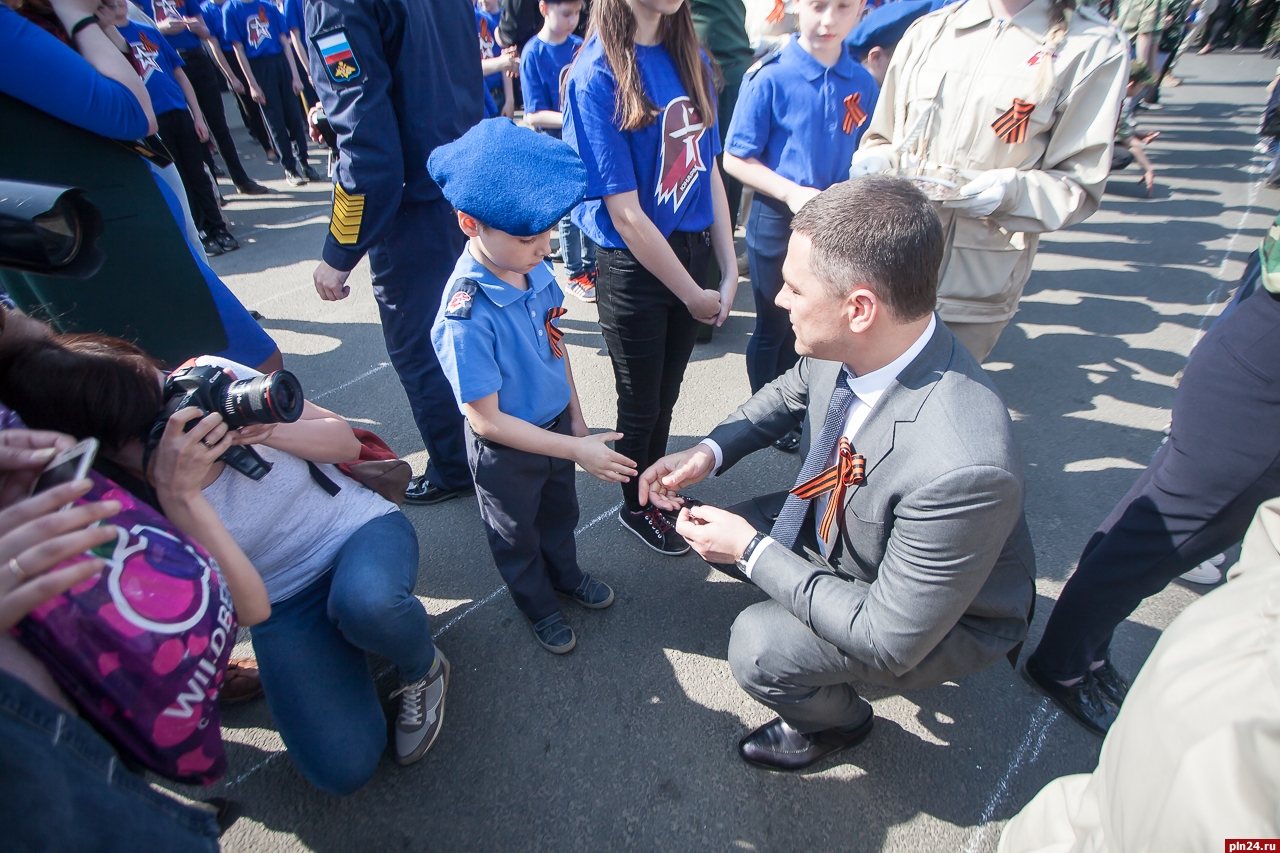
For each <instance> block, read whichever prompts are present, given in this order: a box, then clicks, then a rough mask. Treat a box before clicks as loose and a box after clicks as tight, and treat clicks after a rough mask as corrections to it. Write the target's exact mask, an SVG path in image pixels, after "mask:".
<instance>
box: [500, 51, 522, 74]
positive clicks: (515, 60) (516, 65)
mask: <svg viewBox="0 0 1280 853" xmlns="http://www.w3.org/2000/svg"><path fill="white" fill-rule="evenodd" d="M502 58H503V59H505V60H506V63H505V64H504V65H503V66H502V70H503V71H505V72H506V74H507V76H508V77H515V76H516V75H518V74H519V73H520V54H519V53H517V52H516V49H515V47H506V48H503V49H502Z"/></svg>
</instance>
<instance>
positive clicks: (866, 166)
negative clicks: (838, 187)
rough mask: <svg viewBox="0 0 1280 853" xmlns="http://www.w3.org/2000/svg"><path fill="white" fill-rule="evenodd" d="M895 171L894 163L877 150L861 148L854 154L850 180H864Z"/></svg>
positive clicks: (850, 165) (850, 167)
mask: <svg viewBox="0 0 1280 853" xmlns="http://www.w3.org/2000/svg"><path fill="white" fill-rule="evenodd" d="M892 170H893V161H892V160H890V159H889V158H888V157H886V156H885V155H884V154H881V153H879V151H878V150H877V149H874V148H873V149H870V150H868V149H866V148H859V149H858V150H857V151H855V152H853V161H852V162H851V163H850V164H849V178H850V180H852V179H853V178H862V177H865V176H867V175H879V174H881V173H883V172H889V171H892Z"/></svg>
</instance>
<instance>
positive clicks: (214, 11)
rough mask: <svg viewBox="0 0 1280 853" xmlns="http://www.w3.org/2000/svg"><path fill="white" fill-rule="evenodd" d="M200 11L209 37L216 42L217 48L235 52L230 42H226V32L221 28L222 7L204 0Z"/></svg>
mask: <svg viewBox="0 0 1280 853" xmlns="http://www.w3.org/2000/svg"><path fill="white" fill-rule="evenodd" d="M200 11H201V12H202V13H203V14H204V23H205V26H206V27H208V28H209V35H211V36H213V37H214V38H216V39H217V40H218V47H219V48H221V49H222V50H235V48H234V47H232V46H231V42H229V41H227V31H226V30H225V29H223V27H222V7H221V6H219V5H218V4H217V3H215V2H213V0H204V2H203V3H201V4H200Z"/></svg>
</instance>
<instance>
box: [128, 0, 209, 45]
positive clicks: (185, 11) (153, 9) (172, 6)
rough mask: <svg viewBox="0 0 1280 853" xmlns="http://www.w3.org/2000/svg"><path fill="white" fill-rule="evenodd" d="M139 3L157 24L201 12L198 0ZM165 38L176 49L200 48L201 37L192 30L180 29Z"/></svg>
mask: <svg viewBox="0 0 1280 853" xmlns="http://www.w3.org/2000/svg"><path fill="white" fill-rule="evenodd" d="M138 5H139V6H141V7H142V11H144V12H146V13H147V14H148V15H150V16H151V18H152V20H154V21H155V22H156V23H157V24H163V23H164V22H165V21H168V20H170V19H173V20H179V21H180V20H182V19H183V18H194V17H195V16H196V15H199V14H200V8H199V5H198V4H197V3H196V0H138ZM164 39H165V41H167V42H169V44H170V45H171V46H172V47H173V49H174V50H199V49H200V38H199V36H197V35H196V34H195V33H193V32H191V30H179V31H178V32H176V33H174V34H173V35H171V36H165V37H164Z"/></svg>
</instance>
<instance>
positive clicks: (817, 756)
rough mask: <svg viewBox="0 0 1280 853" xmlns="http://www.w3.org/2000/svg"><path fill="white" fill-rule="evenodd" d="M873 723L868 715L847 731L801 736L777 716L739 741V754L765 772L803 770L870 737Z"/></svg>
mask: <svg viewBox="0 0 1280 853" xmlns="http://www.w3.org/2000/svg"><path fill="white" fill-rule="evenodd" d="M867 710H868V711H870V710H871V709H870V708H868V709H867ZM875 720H876V715H875V714H874V713H868V714H867V720H866V722H864V723H862V724H861V725H858V726H854V727H853V728H851V729H848V730H845V729H827V730H826V731H822V732H813V733H812V734H804V733H803V732H798V731H796V730H795V729H793V728H791V726H789V725H787V724H786V723H785V722H783V720H782V718H781V717H778V718H776V719H774V720H770V721H769V722H767V723H765V724H764V725H763V726H761V727H760V728H758V729H756V730H755V731H754V732H752V733H751V734H749V735H747V736H746V737H744V738H743V739H742V740H740V741H738V754H739V755H741V756H742V758H743V760H745V761H746V762H747V763H748V764H754V765H755V766H756V767H763V768H765V769H766V770H803V769H805V768H806V767H810V766H812V765H814V764H816V763H818V762H819V761H821V760H822V759H824V758H826V757H827V756H828V755H830V754H831V753H833V752H839V751H840V750H842V749H847V748H848V747H851V746H857V745H858V744H859V743H862V741H863V740H865V739H866V737H867V735H869V734H871V726H872V724H874V723H875Z"/></svg>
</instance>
